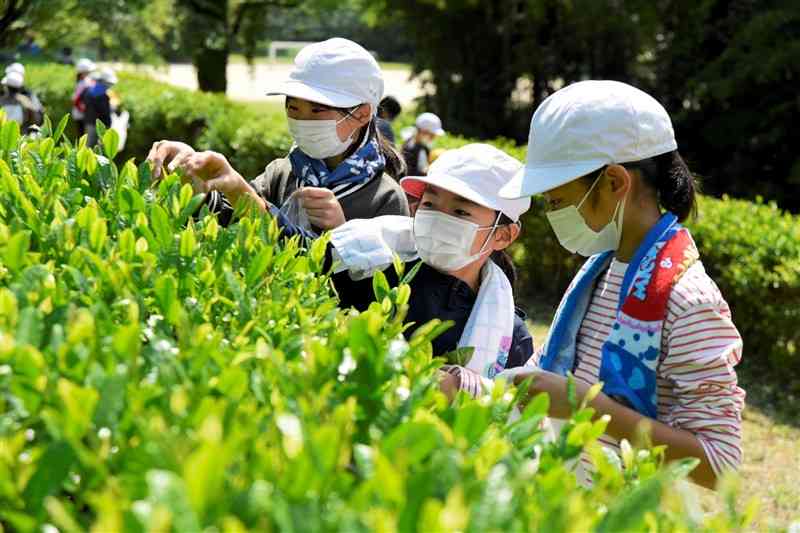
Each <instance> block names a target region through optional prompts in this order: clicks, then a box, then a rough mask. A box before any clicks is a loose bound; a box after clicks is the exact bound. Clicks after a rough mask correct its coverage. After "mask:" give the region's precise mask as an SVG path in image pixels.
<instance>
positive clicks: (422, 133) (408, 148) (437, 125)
mask: <svg viewBox="0 0 800 533" xmlns="http://www.w3.org/2000/svg"><path fill="white" fill-rule="evenodd" d="M444 133H445V132H444V130H443V129H442V119H440V118H439V117H438V116H436V115H434V114H433V113H422V114H421V115H419V116H418V117H417V120H415V121H414V133H413V134H412V135H411V137H409V138H408V139H406V142H404V143H403V157H404V158H405V160H406V166H407V167H408V175H409V176H424V175H425V174H427V173H428V158H429V155H430V151H431V145H432V144H433V141H434V139H436V137H439V136H441V135H444Z"/></svg>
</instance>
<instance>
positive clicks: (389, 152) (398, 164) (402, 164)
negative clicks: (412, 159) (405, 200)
mask: <svg viewBox="0 0 800 533" xmlns="http://www.w3.org/2000/svg"><path fill="white" fill-rule="evenodd" d="M369 132H370V133H369V134H370V135H374V136H375V138H376V139H377V140H378V149H379V150H380V151H381V154H383V157H384V159H386V168H385V170H384V171H385V172H386V173H387V174H389V175H390V176H391V177H393V178H394V179H396V180H399V179H400V178H402V177H403V176H405V175H406V168H407V167H406V160H405V159H404V158H403V156H402V155H401V154H400V152H398V151H397V148H395V146H394V145H393V144H392V143H390V142H389V140H388V139H387V138H386V137H384V136H383V133H381V130H380V129H378V126H377V121H376V120H375V118H374V117H373V118H372V121H371V122H370V123H369Z"/></svg>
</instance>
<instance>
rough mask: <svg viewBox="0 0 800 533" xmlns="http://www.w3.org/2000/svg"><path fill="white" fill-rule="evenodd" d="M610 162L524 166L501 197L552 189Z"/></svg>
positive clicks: (503, 190)
mask: <svg viewBox="0 0 800 533" xmlns="http://www.w3.org/2000/svg"><path fill="white" fill-rule="evenodd" d="M608 164H609V163H608V161H603V160H599V159H598V160H593V161H581V162H580V163H570V164H566V165H548V166H535V167H529V166H524V167H522V168H521V169H520V170H519V172H517V174H516V176H514V177H513V178H512V179H511V181H509V182H508V183H507V184H505V185H504V186H503V188H502V189H500V197H501V198H507V199H514V198H524V197H526V196H535V195H537V194H542V193H545V192H547V191H552V190H553V189H555V188H556V187H560V186H562V185H564V184H566V183H569V182H570V181H573V180H575V179H578V178H580V177H581V176H585V175H586V174H589V173H590V172H592V171H594V170H597V169H598V168H602V167H604V166H605V165H608Z"/></svg>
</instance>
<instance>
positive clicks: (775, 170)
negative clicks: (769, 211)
mask: <svg viewBox="0 0 800 533" xmlns="http://www.w3.org/2000/svg"><path fill="white" fill-rule="evenodd" d="M661 20H662V21H663V28H662V34H661V39H660V46H659V48H658V50H657V52H656V59H655V61H654V64H655V65H656V75H655V82H654V83H653V84H652V88H651V89H652V92H653V93H654V94H656V95H657V96H658V98H659V99H660V100H661V101H662V102H664V103H665V105H666V106H667V108H668V109H669V110H670V111H671V112H672V113H673V117H674V120H675V126H676V130H677V134H678V139H679V142H680V144H681V150H682V151H684V152H685V154H686V155H687V156H688V158H689V160H690V161H691V162H692V163H693V168H695V169H696V170H697V171H699V172H700V174H701V176H703V178H704V180H703V181H704V189H705V190H706V191H707V192H711V193H714V194H722V193H728V194H731V195H735V196H740V197H741V196H743V197H754V196H756V195H760V196H763V197H765V198H768V199H772V200H776V201H778V202H779V204H780V205H781V206H782V207H785V208H788V209H791V210H793V211H795V212H800V197H799V196H798V195H797V187H798V186H799V185H800V152H798V150H797V146H798V145H800V132H799V131H798V129H797V127H796V117H797V116H800V99H798V97H797V81H798V80H799V79H800V63H798V61H797V59H798V57H800V4H798V2H795V1H792V0H763V1H762V0H758V1H757V0H706V1H704V2H693V1H690V0H683V1H678V0H674V1H672V2H669V3H668V4H667V6H666V9H664V11H663V12H662V15H661Z"/></svg>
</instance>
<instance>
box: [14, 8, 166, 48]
mask: <svg viewBox="0 0 800 533" xmlns="http://www.w3.org/2000/svg"><path fill="white" fill-rule="evenodd" d="M172 3H173V1H172V0H8V3H7V4H6V8H5V11H4V13H5V15H4V16H3V19H4V20H6V19H11V18H14V20H13V22H12V23H11V26H10V27H9V28H8V31H0V36H2V38H0V40H2V43H0V44H2V45H3V46H13V45H16V44H18V43H19V42H21V41H22V39H23V37H25V36H32V37H34V38H35V40H36V42H37V43H38V44H40V45H42V46H43V47H46V48H50V49H53V48H60V47H63V46H70V47H81V46H88V47H92V48H97V49H99V50H101V51H103V52H105V53H107V54H109V55H112V56H114V57H115V58H116V59H127V60H133V61H143V60H154V59H157V58H158V57H160V55H159V53H158V50H159V49H160V47H161V44H162V43H161V40H162V39H163V37H164V35H165V33H166V31H167V30H168V29H169V27H170V24H172V18H171V16H170V12H171V11H172ZM15 6H16V8H15ZM12 12H13V14H12Z"/></svg>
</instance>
